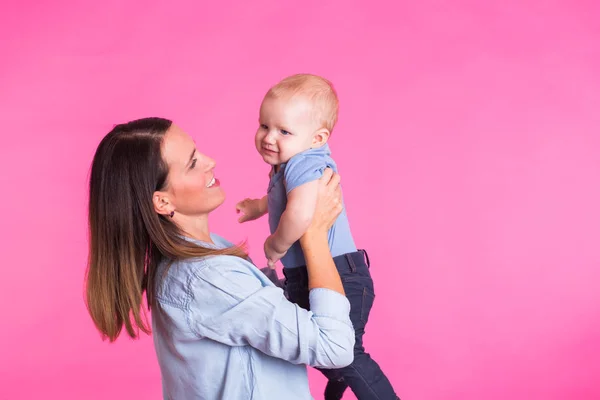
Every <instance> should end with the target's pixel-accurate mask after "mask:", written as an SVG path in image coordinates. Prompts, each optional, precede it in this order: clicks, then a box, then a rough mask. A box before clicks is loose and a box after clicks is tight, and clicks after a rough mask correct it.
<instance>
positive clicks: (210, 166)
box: [205, 157, 217, 171]
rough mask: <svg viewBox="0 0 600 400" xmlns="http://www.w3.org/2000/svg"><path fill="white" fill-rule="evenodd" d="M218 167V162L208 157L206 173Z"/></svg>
mask: <svg viewBox="0 0 600 400" xmlns="http://www.w3.org/2000/svg"><path fill="white" fill-rule="evenodd" d="M216 165H217V162H216V161H215V160H213V159H212V158H210V157H207V160H206V168H205V171H210V170H211V169H213V168H215V166H216Z"/></svg>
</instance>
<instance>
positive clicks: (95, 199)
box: [86, 118, 246, 342]
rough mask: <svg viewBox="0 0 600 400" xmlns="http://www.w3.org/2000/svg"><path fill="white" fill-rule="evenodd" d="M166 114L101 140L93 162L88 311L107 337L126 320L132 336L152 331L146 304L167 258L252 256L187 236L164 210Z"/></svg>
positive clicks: (112, 338)
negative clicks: (158, 201) (158, 200)
mask: <svg viewBox="0 0 600 400" xmlns="http://www.w3.org/2000/svg"><path fill="white" fill-rule="evenodd" d="M171 123H172V122H171V121H169V120H167V119H163V118H144V119H139V120H135V121H131V122H129V123H126V124H120V125H117V126H115V127H114V128H113V129H112V130H111V131H110V132H109V133H108V134H107V135H106V136H105V137H104V138H103V139H102V141H101V142H100V144H99V146H98V149H97V150H96V154H95V155H94V160H93V162H92V169H91V176H90V187H89V189H90V192H89V235H90V237H89V239H90V240H89V243H90V251H89V260H88V268H87V273H86V300H87V301H86V303H87V308H88V311H89V313H90V315H91V317H92V319H93V321H94V324H95V325H96V327H97V328H98V330H99V331H100V332H101V333H102V337H103V339H106V338H108V339H109V340H110V341H111V342H113V341H115V340H116V339H117V337H118V336H119V334H120V333H121V330H122V329H123V326H125V329H126V331H127V334H128V335H129V336H130V337H132V338H137V337H138V336H139V331H140V330H141V331H142V332H145V333H150V326H149V323H148V319H147V318H146V313H145V308H144V307H143V305H142V300H143V296H144V292H146V300H147V305H148V307H151V305H152V303H153V302H154V295H153V294H154V288H155V286H154V285H155V281H156V275H157V274H156V270H157V267H158V265H159V263H160V262H161V261H163V260H176V259H185V258H191V257H205V256H211V255H233V256H239V257H246V253H245V251H244V250H243V249H242V248H241V247H238V246H235V247H231V248H226V249H220V250H216V249H210V248H204V247H201V246H198V245H196V244H194V243H192V242H190V241H188V240H186V239H184V238H183V237H182V236H183V235H182V232H181V230H180V229H179V228H178V227H177V226H176V225H175V224H174V223H173V221H171V219H170V218H168V217H165V216H163V215H159V214H158V213H156V211H155V210H154V205H153V203H152V196H153V193H154V192H155V191H157V190H162V189H164V187H165V186H166V185H167V178H168V168H167V165H166V163H165V161H164V160H163V157H162V153H161V148H162V142H163V138H164V136H165V133H166V132H167V130H168V129H169V128H170V127H171Z"/></svg>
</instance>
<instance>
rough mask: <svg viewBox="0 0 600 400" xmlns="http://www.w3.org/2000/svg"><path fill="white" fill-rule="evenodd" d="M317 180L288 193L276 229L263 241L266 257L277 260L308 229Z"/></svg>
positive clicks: (313, 206) (313, 209)
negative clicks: (285, 204)
mask: <svg viewBox="0 0 600 400" xmlns="http://www.w3.org/2000/svg"><path fill="white" fill-rule="evenodd" d="M318 189H319V181H318V180H315V181H311V182H307V183H305V184H303V185H300V186H298V187H296V188H295V189H293V190H292V191H291V192H290V193H289V194H288V199H287V206H286V208H285V211H284V212H283V214H282V215H281V219H280V221H279V225H278V226H277V230H276V231H275V233H273V234H272V235H271V236H270V237H269V238H268V239H267V242H266V243H265V252H266V253H267V258H269V261H270V262H272V263H275V262H276V261H278V260H279V259H280V258H281V257H283V255H285V253H286V252H287V251H288V249H289V248H290V247H291V246H292V245H293V244H294V243H295V242H296V241H298V240H299V239H300V238H301V237H302V235H303V234H304V233H305V232H306V229H308V226H309V225H310V222H311V220H312V217H313V214H314V212H315V205H316V204H317V195H318Z"/></svg>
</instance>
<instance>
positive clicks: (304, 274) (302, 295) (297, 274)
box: [283, 266, 310, 310]
mask: <svg viewBox="0 0 600 400" xmlns="http://www.w3.org/2000/svg"><path fill="white" fill-rule="evenodd" d="M283 274H284V275H285V289H284V290H285V293H286V295H287V297H288V299H289V300H290V301H291V302H292V303H296V304H298V305H299V306H300V307H302V308H304V309H305V310H309V309H310V303H309V301H308V271H307V270H306V267H305V266H303V267H296V268H284V269H283Z"/></svg>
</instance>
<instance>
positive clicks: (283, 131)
mask: <svg viewBox="0 0 600 400" xmlns="http://www.w3.org/2000/svg"><path fill="white" fill-rule="evenodd" d="M281 134H282V135H291V133H289V132H288V131H286V130H284V129H282V130H281Z"/></svg>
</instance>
